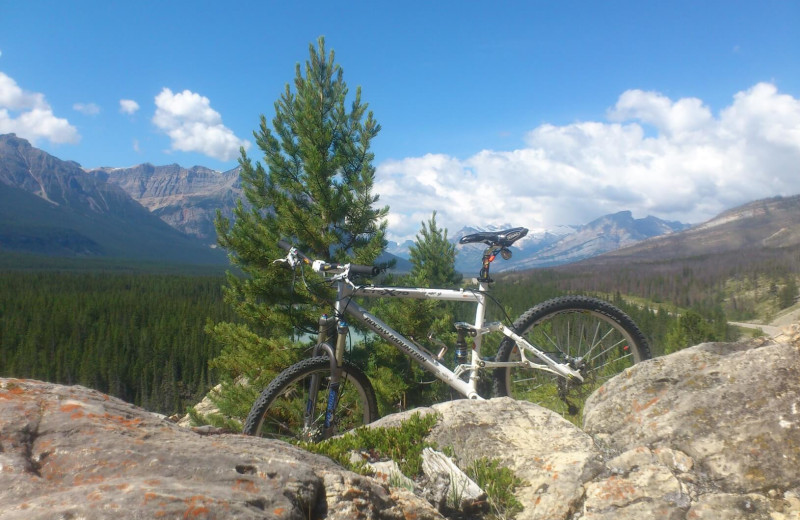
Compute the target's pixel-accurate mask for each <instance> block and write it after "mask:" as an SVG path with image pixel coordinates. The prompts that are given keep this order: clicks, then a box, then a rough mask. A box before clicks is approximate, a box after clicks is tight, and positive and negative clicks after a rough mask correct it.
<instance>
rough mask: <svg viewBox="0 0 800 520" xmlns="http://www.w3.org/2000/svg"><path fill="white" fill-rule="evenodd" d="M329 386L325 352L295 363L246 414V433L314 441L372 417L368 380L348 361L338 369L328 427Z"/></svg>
mask: <svg viewBox="0 0 800 520" xmlns="http://www.w3.org/2000/svg"><path fill="white" fill-rule="evenodd" d="M314 388H316V390H314ZM330 388H331V372H330V361H329V360H328V358H327V357H325V356H321V357H315V358H311V359H307V360H304V361H302V362H300V363H297V364H296V365H293V366H292V367H290V368H289V369H287V370H285V371H284V372H282V373H281V374H280V375H279V376H278V377H277V378H275V380H274V381H273V382H272V383H270V385H269V386H268V387H267V389H266V390H264V392H263V393H262V396H261V397H260V398H259V402H257V403H256V404H255V405H254V406H253V410H251V412H250V416H248V419H247V421H246V424H245V433H248V434H250V435H257V436H260V437H269V438H275V439H282V440H287V441H290V440H297V441H305V442H318V441H320V440H323V439H324V438H327V437H330V436H331V435H335V434H336V433H341V432H345V431H347V430H351V429H353V428H357V427H359V426H363V425H364V424H368V423H370V422H371V421H373V420H374V419H375V418H376V416H377V412H376V408H377V407H376V405H375V397H374V392H373V390H372V387H371V385H370V384H369V381H368V380H367V379H366V377H365V376H364V375H363V373H362V372H361V371H360V370H358V369H357V368H355V367H354V366H352V365H350V364H349V363H348V364H345V366H344V367H343V368H342V375H341V380H340V383H339V392H338V401H337V403H336V405H335V411H334V415H333V418H332V422H331V427H330V428H329V429H327V430H326V429H325V415H326V410H327V404H328V399H329V396H330Z"/></svg>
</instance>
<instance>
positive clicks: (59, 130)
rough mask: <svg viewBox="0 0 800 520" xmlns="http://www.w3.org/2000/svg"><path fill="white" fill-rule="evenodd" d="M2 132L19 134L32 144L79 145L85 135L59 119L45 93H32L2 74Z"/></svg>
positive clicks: (0, 124) (0, 106) (0, 101)
mask: <svg viewBox="0 0 800 520" xmlns="http://www.w3.org/2000/svg"><path fill="white" fill-rule="evenodd" d="M0 133H15V134H17V135H18V136H20V137H24V138H26V139H28V140H30V141H32V142H34V143H35V142H36V141H37V140H38V139H47V140H49V141H51V142H53V143H77V142H78V141H80V139H81V136H80V134H78V130H77V129H76V128H75V127H74V126H72V125H71V124H69V121H67V120H66V119H63V118H59V117H56V116H55V115H54V114H53V109H52V108H51V107H50V105H49V104H48V103H47V101H46V100H45V97H44V94H40V93H38V92H28V91H26V90H23V89H22V88H20V86H19V85H17V82H16V81H14V79H13V78H11V77H9V76H8V75H6V74H4V73H2V72H0Z"/></svg>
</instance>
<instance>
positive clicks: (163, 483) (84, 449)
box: [0, 379, 441, 520]
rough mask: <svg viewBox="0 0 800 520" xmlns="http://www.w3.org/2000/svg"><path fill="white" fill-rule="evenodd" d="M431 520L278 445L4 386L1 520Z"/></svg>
mask: <svg viewBox="0 0 800 520" xmlns="http://www.w3.org/2000/svg"><path fill="white" fill-rule="evenodd" d="M53 518H76V519H77V518H82V519H87V520H91V519H100V518H115V519H118V518H122V519H125V518H220V519H222V518H240V519H247V518H254V519H255V518H259V519H261V518H275V519H298V520H299V519H307V518H327V519H342V520H344V519H351V518H371V519H373V518H374V519H398V520H400V519H404V518H420V519H423V518H424V519H434V518H441V516H440V515H439V514H438V513H437V512H436V511H435V510H434V509H433V508H432V507H431V506H430V505H429V504H428V503H427V502H425V501H424V500H422V499H420V498H418V497H416V496H414V495H413V494H412V493H410V492H408V491H407V490H403V489H389V488H387V486H385V485H383V484H381V483H379V482H378V481H376V480H374V479H372V478H369V477H363V476H360V475H357V474H354V473H351V472H348V471H345V470H343V469H342V468H341V467H339V466H338V465H336V464H334V463H333V462H332V461H330V460H329V459H327V458H325V457H321V456H318V455H312V454H310V453H308V452H305V451H303V450H301V449H299V448H295V447H293V446H291V445H288V444H286V443H283V442H280V441H272V440H267V439H257V438H253V437H246V436H243V435H213V436H201V435H198V434H195V433H193V432H192V431H190V430H187V429H184V428H181V427H179V426H177V425H175V424H174V423H172V422H170V421H168V420H165V419H163V418H162V417H160V416H157V415H155V414H151V413H149V412H147V411H144V410H142V409H140V408H137V407H135V406H133V405H130V404H127V403H125V402H123V401H120V400H118V399H115V398H112V397H109V396H107V395H105V394H102V393H100V392H96V391H93V390H89V389H87V388H83V387H77V386H73V387H65V386H59V385H54V384H48V383H41V382H38V381H30V380H15V379H0V519H2V520H17V519H19V520H22V519H25V520H31V519H32V520H35V519H53Z"/></svg>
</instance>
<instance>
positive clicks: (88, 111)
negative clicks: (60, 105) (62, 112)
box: [72, 103, 100, 116]
mask: <svg viewBox="0 0 800 520" xmlns="http://www.w3.org/2000/svg"><path fill="white" fill-rule="evenodd" d="M72 109H73V110H75V111H77V112H80V113H81V114H84V115H87V116H96V115H97V114H99V113H100V107H99V106H97V105H96V104H94V103H75V104H74V105H72Z"/></svg>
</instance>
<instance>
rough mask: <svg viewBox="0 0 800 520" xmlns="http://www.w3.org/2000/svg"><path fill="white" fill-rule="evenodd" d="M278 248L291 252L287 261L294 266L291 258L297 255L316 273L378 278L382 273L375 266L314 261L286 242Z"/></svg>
mask: <svg viewBox="0 0 800 520" xmlns="http://www.w3.org/2000/svg"><path fill="white" fill-rule="evenodd" d="M278 246H279V247H280V248H281V249H284V250H286V251H288V252H289V255H288V256H287V258H286V260H287V261H289V263H290V264H292V261H291V259H290V258H289V257H291V256H292V255H296V256H297V257H298V258H300V260H302V261H303V263H305V264H308V265H310V266H311V268H312V269H313V270H314V271H317V272H318V273H327V272H331V271H337V272H347V273H348V274H351V275H357V276H376V275H377V274H378V273H380V272H381V269H380V267H378V266H375V265H358V264H336V263H329V262H324V261H322V260H312V259H311V258H309V257H308V256H306V255H305V254H304V253H303V252H302V251H300V250H299V249H297V248H296V247H294V246H293V245H292V244H290V243H289V242H287V241H285V240H279V241H278ZM292 265H294V264H292Z"/></svg>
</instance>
